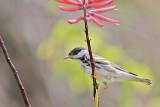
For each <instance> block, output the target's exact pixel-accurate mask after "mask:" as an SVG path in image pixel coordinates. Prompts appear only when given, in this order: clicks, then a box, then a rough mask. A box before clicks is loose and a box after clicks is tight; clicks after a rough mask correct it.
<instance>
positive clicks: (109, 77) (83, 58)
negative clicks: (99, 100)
mask: <svg viewBox="0 0 160 107" xmlns="http://www.w3.org/2000/svg"><path fill="white" fill-rule="evenodd" d="M68 58H69V59H73V60H76V61H78V63H79V64H80V65H81V69H82V70H83V71H84V72H85V73H87V74H88V75H90V76H92V68H91V63H90V56H89V52H88V50H86V49H85V48H81V47H78V48H74V49H73V50H71V51H70V53H69V54H68V56H67V57H65V59H68ZM93 59H94V61H95V77H96V78H97V79H98V80H100V81H101V82H102V83H103V84H104V89H103V90H101V92H100V93H102V92H103V91H104V90H105V89H107V87H108V84H109V83H111V82H118V81H122V80H130V81H136V82H142V83H145V84H147V85H150V84H151V81H150V80H149V79H145V78H141V77H139V76H138V75H136V74H134V73H131V72H128V71H126V70H124V69H123V68H121V67H119V66H118V65H116V64H113V63H112V62H110V61H108V60H106V59H104V58H102V57H100V56H98V55H95V54H93Z"/></svg>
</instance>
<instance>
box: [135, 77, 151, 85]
mask: <svg viewBox="0 0 160 107" xmlns="http://www.w3.org/2000/svg"><path fill="white" fill-rule="evenodd" d="M132 80H133V81H137V82H142V83H144V84H146V85H151V84H152V82H151V80H150V79H146V78H140V77H133V78H132Z"/></svg>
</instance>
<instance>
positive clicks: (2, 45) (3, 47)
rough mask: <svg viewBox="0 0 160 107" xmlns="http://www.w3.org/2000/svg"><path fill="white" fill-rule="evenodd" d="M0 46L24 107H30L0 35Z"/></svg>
mask: <svg viewBox="0 0 160 107" xmlns="http://www.w3.org/2000/svg"><path fill="white" fill-rule="evenodd" d="M0 46H1V48H2V50H3V53H4V55H5V58H6V61H7V63H8V65H9V66H10V68H11V70H12V72H13V74H14V77H15V79H16V82H17V84H18V87H19V89H20V91H21V94H22V97H23V100H24V103H25V105H26V107H31V104H30V102H29V100H28V97H27V94H26V91H25V88H24V86H23V84H22V82H21V79H20V77H19V74H18V71H17V70H16V68H15V66H14V65H13V63H12V61H11V59H10V57H9V54H8V52H7V49H6V47H5V45H4V42H3V39H2V37H1V35H0Z"/></svg>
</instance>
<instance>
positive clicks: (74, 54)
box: [64, 47, 88, 59]
mask: <svg viewBox="0 0 160 107" xmlns="http://www.w3.org/2000/svg"><path fill="white" fill-rule="evenodd" d="M86 53H88V51H87V50H86V49H84V48H81V47H78V48H74V49H73V50H71V51H70V52H69V54H68V56H67V57H65V58H64V59H69V58H70V59H79V58H81V57H83V56H84V55H85V54H86Z"/></svg>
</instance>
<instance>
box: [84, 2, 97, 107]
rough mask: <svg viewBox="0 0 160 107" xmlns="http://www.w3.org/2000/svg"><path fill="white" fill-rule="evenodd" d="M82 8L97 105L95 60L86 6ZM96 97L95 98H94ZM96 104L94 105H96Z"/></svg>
mask: <svg viewBox="0 0 160 107" xmlns="http://www.w3.org/2000/svg"><path fill="white" fill-rule="evenodd" d="M84 3H85V1H84ZM83 10H84V24H85V34H86V42H87V47H88V52H89V56H90V63H91V67H92V80H93V97H94V103H95V104H94V105H95V106H96V105H97V106H98V105H99V104H98V100H96V99H97V98H98V97H97V96H96V95H98V94H97V90H98V85H97V82H96V78H95V61H94V58H93V55H92V49H91V43H90V41H91V39H90V38H89V31H88V23H87V19H86V17H87V12H86V7H84V8H83ZM95 98H96V99H95ZM97 106H96V107H97Z"/></svg>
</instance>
